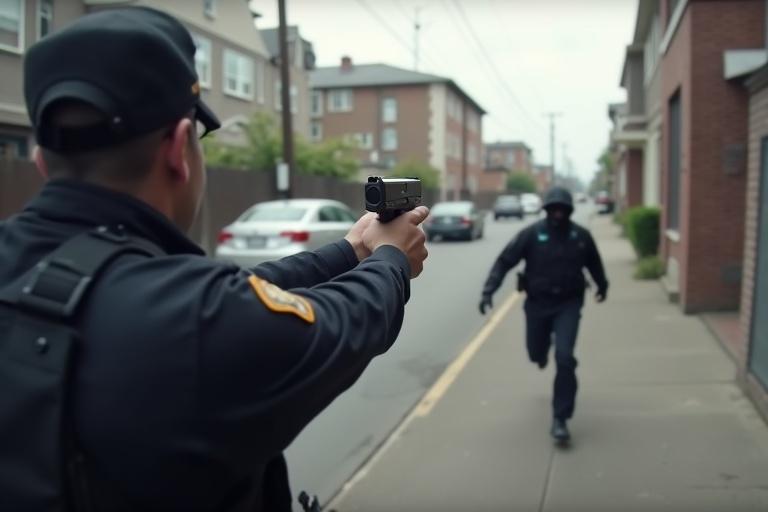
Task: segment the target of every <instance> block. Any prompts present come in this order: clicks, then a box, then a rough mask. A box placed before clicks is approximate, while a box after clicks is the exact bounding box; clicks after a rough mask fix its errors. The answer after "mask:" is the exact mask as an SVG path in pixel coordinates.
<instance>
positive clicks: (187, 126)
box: [165, 117, 194, 184]
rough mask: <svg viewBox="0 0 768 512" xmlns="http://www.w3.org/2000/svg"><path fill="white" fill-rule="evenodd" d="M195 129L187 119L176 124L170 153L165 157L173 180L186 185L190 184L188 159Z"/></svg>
mask: <svg viewBox="0 0 768 512" xmlns="http://www.w3.org/2000/svg"><path fill="white" fill-rule="evenodd" d="M193 129H194V126H192V121H191V120H190V119H189V118H187V117H185V118H182V119H181V120H180V121H179V122H178V123H176V126H175V127H174V128H173V132H172V133H171V140H170V146H169V147H168V152H167V153H166V155H165V158H166V163H167V164H168V167H169V168H170V169H171V172H172V174H173V175H172V178H173V179H175V180H179V181H181V182H182V183H185V184H186V183H188V182H189V180H190V175H191V170H190V167H189V163H188V162H187V157H188V156H189V153H188V152H189V151H190V149H191V148H190V144H189V141H190V137H194V133H193Z"/></svg>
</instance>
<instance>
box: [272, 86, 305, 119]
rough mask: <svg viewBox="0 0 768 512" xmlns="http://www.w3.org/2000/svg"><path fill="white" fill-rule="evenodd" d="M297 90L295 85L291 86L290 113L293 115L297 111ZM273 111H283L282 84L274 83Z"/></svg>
mask: <svg viewBox="0 0 768 512" xmlns="http://www.w3.org/2000/svg"><path fill="white" fill-rule="evenodd" d="M298 96H299V90H298V89H297V88H296V86H295V85H292V86H291V113H292V114H295V113H296V112H298V111H299V105H298V103H299V98H298ZM275 110H277V111H278V112H282V111H283V84H281V83H280V82H275Z"/></svg>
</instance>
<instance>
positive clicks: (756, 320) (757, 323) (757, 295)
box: [749, 138, 768, 386]
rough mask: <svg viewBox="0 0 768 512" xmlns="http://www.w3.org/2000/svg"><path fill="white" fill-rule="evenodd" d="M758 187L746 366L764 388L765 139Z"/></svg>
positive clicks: (767, 380)
mask: <svg viewBox="0 0 768 512" xmlns="http://www.w3.org/2000/svg"><path fill="white" fill-rule="evenodd" d="M760 153H761V154H760V185H759V189H758V190H759V192H758V193H759V195H758V201H757V204H758V205H759V207H758V210H759V211H758V212H757V216H758V217H757V223H758V224H757V240H756V245H757V249H756V251H757V253H756V254H755V260H756V261H755V263H754V265H755V266H754V269H755V277H754V279H755V281H754V288H753V290H754V296H753V297H754V298H753V302H752V304H753V305H752V328H751V329H750V330H751V336H750V338H751V344H752V350H751V353H750V355H749V359H750V361H749V367H750V369H751V370H752V372H753V373H754V374H755V376H756V377H757V378H758V379H759V380H760V382H762V384H763V385H764V386H768V315H766V314H765V311H766V308H768V138H764V139H763V140H762V144H761V149H760Z"/></svg>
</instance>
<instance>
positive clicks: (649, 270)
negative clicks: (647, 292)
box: [635, 256, 665, 279]
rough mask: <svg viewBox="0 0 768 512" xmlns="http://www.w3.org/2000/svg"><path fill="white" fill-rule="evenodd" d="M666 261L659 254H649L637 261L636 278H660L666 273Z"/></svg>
mask: <svg viewBox="0 0 768 512" xmlns="http://www.w3.org/2000/svg"><path fill="white" fill-rule="evenodd" d="M664 272H665V271H664V262H663V261H661V258H659V257H658V256H648V257H647V258H643V259H641V260H640V261H638V262H637V268H636V269H635V279H659V278H660V277H661V276H663V275H664Z"/></svg>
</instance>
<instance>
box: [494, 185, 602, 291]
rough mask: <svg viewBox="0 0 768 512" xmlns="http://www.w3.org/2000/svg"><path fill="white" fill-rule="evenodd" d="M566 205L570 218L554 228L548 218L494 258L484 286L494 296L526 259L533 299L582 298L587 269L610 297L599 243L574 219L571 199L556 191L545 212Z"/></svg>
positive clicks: (527, 281) (549, 196) (551, 193)
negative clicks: (503, 282)
mask: <svg viewBox="0 0 768 512" xmlns="http://www.w3.org/2000/svg"><path fill="white" fill-rule="evenodd" d="M555 205H563V206H565V207H567V208H568V209H569V218H568V219H567V220H566V221H565V222H562V223H561V224H560V225H557V226H555V225H554V224H553V223H551V222H550V221H549V220H548V219H544V220H541V221H539V222H536V223H534V224H532V225H530V226H528V227H527V228H525V229H523V230H522V231H521V232H520V233H518V235H517V236H516V237H515V238H514V239H513V240H512V241H511V242H510V243H509V244H508V245H507V246H506V247H505V248H504V250H503V251H502V252H501V254H500V255H499V257H498V258H497V259H496V262H495V263H494V265H493V267H492V268H491V272H490V274H489V275H488V279H487V280H486V282H485V286H484V287H483V294H484V295H492V294H493V293H494V292H495V291H496V290H497V289H498V288H499V287H500V286H501V283H502V281H503V280H504V277H505V276H506V274H507V272H509V271H510V270H512V269H513V268H514V267H516V266H517V264H518V263H520V261H521V260H525V270H524V272H523V283H525V284H524V286H525V291H526V292H527V294H528V297H529V299H532V300H534V301H537V302H547V303H552V302H560V301H564V300H570V299H573V298H575V297H579V296H583V294H584V291H585V289H586V286H587V281H586V279H585V277H584V269H585V268H586V269H587V270H589V273H590V275H591V276H592V279H593V280H594V281H595V284H596V285H597V290H598V292H599V293H603V294H604V293H606V292H607V290H608V281H607V279H606V277H605V270H604V269H603V263H602V260H601V258H600V254H599V252H598V250H597V246H596V245H595V241H594V239H593V238H592V235H591V234H590V233H589V231H588V230H586V229H584V228H583V227H581V226H579V225H578V224H576V223H575V222H573V221H571V220H570V213H572V212H573V199H572V197H571V194H570V192H568V190H566V189H564V188H560V187H555V188H553V189H552V190H550V191H549V193H548V194H547V195H546V197H545V200H544V208H545V209H546V208H548V207H551V206H555Z"/></svg>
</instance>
